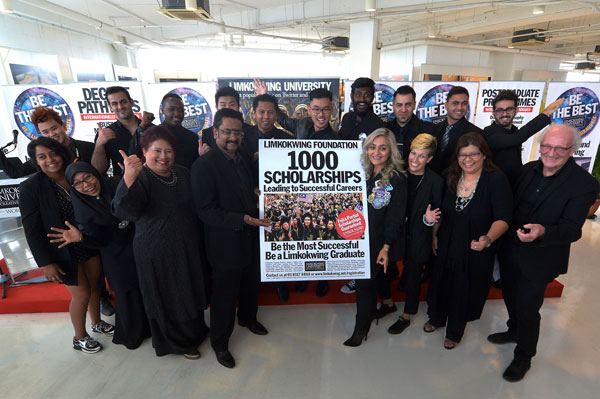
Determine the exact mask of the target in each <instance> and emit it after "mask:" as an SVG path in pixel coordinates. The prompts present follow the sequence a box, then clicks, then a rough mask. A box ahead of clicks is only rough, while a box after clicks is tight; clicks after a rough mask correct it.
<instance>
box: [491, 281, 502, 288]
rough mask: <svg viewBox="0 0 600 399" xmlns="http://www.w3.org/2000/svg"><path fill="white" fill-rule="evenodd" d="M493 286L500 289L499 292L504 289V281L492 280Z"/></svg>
mask: <svg viewBox="0 0 600 399" xmlns="http://www.w3.org/2000/svg"><path fill="white" fill-rule="evenodd" d="M492 285H493V286H494V288H498V289H499V290H501V289H502V280H500V279H498V280H492Z"/></svg>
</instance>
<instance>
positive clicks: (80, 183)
mask: <svg viewBox="0 0 600 399" xmlns="http://www.w3.org/2000/svg"><path fill="white" fill-rule="evenodd" d="M93 182H94V175H85V176H84V177H83V179H81V180H78V181H76V182H73V184H72V185H71V187H73V188H74V189H75V190H78V189H79V188H81V187H83V183H87V184H92V183H93Z"/></svg>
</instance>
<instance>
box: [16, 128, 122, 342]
mask: <svg viewBox="0 0 600 399" xmlns="http://www.w3.org/2000/svg"><path fill="white" fill-rule="evenodd" d="M27 154H28V155H29V157H30V158H31V162H32V163H33V164H34V166H35V167H36V169H37V170H38V172H37V173H36V174H34V175H32V176H31V177H29V178H28V179H27V180H25V181H24V182H23V183H21V185H20V195H19V208H20V210H21V217H22V220H23V229H24V230H25V238H26V239H27V244H29V248H30V249H31V253H32V254H33V258H34V259H35V261H36V263H37V264H38V266H39V267H41V268H43V269H44V276H45V277H46V279H48V281H51V282H55V283H61V284H64V285H65V286H66V287H67V290H68V291H69V293H70V294H71V303H70V304H69V315H70V316H71V322H72V323H73V327H74V329H75V336H74V337H73V348H74V349H76V350H80V351H82V352H84V353H96V352H98V351H100V350H101V349H102V345H101V344H100V343H99V342H98V341H96V340H95V339H93V338H91V337H90V336H89V335H88V333H87V331H86V328H85V321H86V311H87V312H88V313H89V314H90V319H91V321H92V331H93V332H95V333H101V334H105V335H109V336H110V335H113V333H114V328H113V326H112V325H110V324H108V323H106V322H104V321H103V320H101V319H100V291H99V289H98V279H99V276H100V269H101V268H102V265H101V264H100V256H99V255H98V251H97V250H90V249H88V248H86V247H85V246H83V245H81V243H74V244H73V245H69V246H68V247H65V246H64V245H59V246H56V245H52V244H51V243H50V242H49V240H48V237H47V235H48V234H49V233H51V232H52V230H51V229H52V227H56V226H64V225H65V223H67V224H73V223H75V221H74V220H75V217H74V213H73V205H72V202H71V201H72V198H71V193H70V190H69V183H68V182H67V179H66V177H65V168H66V167H67V165H68V164H69V162H71V155H70V153H69V150H68V149H67V148H66V147H65V146H63V145H61V144H60V143H59V142H58V141H56V140H53V139H50V138H47V137H38V138H37V140H32V141H31V142H30V143H29V145H27ZM67 226H68V225H67ZM79 241H81V240H79Z"/></svg>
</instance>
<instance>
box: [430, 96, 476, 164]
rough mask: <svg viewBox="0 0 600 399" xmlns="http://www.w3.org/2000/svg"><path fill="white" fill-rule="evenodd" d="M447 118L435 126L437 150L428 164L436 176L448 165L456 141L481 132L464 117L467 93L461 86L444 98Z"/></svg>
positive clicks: (467, 108)
mask: <svg viewBox="0 0 600 399" xmlns="http://www.w3.org/2000/svg"><path fill="white" fill-rule="evenodd" d="M445 106H446V112H447V115H448V116H447V118H446V120H445V121H443V122H442V123H440V124H438V125H437V134H436V135H435V136H436V137H437V138H438V149H437V151H436V154H435V155H434V157H433V161H432V162H431V163H430V168H431V169H432V170H433V171H434V172H436V173H437V174H442V172H443V171H444V169H446V168H447V167H448V165H450V158H451V157H452V154H453V153H454V149H455V148H456V142H457V141H458V139H459V138H460V137H461V136H462V135H464V134H467V133H480V134H482V133H483V131H482V130H481V129H480V128H478V127H477V126H475V125H474V124H472V123H471V122H469V121H467V119H466V118H465V115H466V114H467V111H468V110H469V91H468V90H467V89H466V88H464V87H463V86H454V87H452V88H451V89H450V91H449V92H448V97H446V104H445Z"/></svg>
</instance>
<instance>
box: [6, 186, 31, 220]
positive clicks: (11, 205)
mask: <svg viewBox="0 0 600 399" xmlns="http://www.w3.org/2000/svg"><path fill="white" fill-rule="evenodd" d="M24 180H25V179H2V180H0V219H2V218H14V217H18V216H21V211H20V210H19V184H20V183H21V182H22V181H24Z"/></svg>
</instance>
